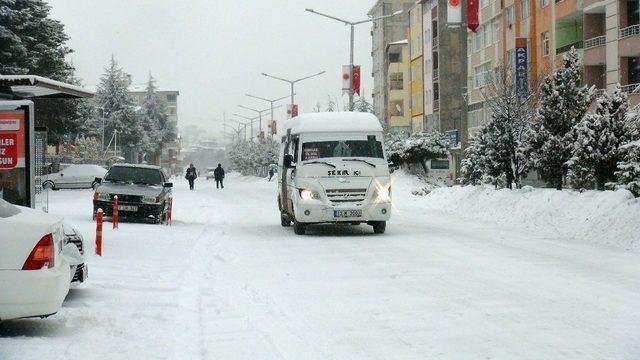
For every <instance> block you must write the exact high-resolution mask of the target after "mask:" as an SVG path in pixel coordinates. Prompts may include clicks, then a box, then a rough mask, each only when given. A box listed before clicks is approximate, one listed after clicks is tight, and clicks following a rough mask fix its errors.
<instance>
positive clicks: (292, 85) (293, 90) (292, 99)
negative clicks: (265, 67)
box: [262, 71, 326, 105]
mask: <svg viewBox="0 0 640 360" xmlns="http://www.w3.org/2000/svg"><path fill="white" fill-rule="evenodd" d="M324 73H326V71H321V72H319V73H317V74H313V75H309V76H305V77H303V78H300V79H296V80H288V79H284V78H281V77H278V76H273V75H269V74H267V73H262V76H266V77H269V78H272V79H276V80H280V81H284V82H286V83H289V85H291V105H294V104H295V96H296V93H295V85H296V84H297V83H299V82H301V81H304V80H307V79H311V78H313V77H316V76H320V75H322V74H324Z"/></svg>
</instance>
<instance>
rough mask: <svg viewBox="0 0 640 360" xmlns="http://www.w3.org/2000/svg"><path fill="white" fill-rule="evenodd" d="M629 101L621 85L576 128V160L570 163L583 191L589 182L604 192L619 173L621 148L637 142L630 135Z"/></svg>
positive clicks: (574, 179)
mask: <svg viewBox="0 0 640 360" xmlns="http://www.w3.org/2000/svg"><path fill="white" fill-rule="evenodd" d="M628 113H629V102H628V99H627V95H626V94H625V93H624V92H622V89H621V88H620V85H618V86H616V88H615V89H614V91H613V93H612V94H611V95H609V94H607V93H604V94H603V95H602V96H601V97H600V98H599V99H598V104H597V108H596V111H595V113H594V114H588V115H586V116H585V117H584V118H583V119H582V121H581V122H580V123H579V124H578V125H577V126H576V141H575V143H574V150H573V157H572V158H571V160H570V161H569V167H570V170H571V174H570V177H571V178H572V181H573V182H575V185H577V187H580V188H586V187H588V184H589V183H593V181H595V183H596V184H597V187H598V189H600V190H604V189H605V185H606V184H607V183H608V182H613V181H615V179H616V177H615V172H616V170H617V166H618V163H619V162H620V161H621V160H622V157H623V154H622V152H621V150H620V147H621V146H622V145H623V144H625V143H626V142H629V141H633V140H637V139H635V138H632V137H633V134H629V133H627V115H628Z"/></svg>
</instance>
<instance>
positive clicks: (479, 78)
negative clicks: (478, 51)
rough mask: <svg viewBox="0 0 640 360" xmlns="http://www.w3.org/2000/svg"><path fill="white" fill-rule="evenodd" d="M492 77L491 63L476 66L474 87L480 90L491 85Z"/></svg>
mask: <svg viewBox="0 0 640 360" xmlns="http://www.w3.org/2000/svg"><path fill="white" fill-rule="evenodd" d="M490 77H491V62H487V63H484V64H482V65H480V66H476V67H475V69H474V86H475V88H480V87H483V86H486V85H487V84H488V83H489V79H490Z"/></svg>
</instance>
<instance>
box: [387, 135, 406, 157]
mask: <svg viewBox="0 0 640 360" xmlns="http://www.w3.org/2000/svg"><path fill="white" fill-rule="evenodd" d="M406 141H407V136H405V135H404V134H400V133H388V134H386V135H385V138H384V145H385V149H386V152H387V158H388V159H389V161H391V162H393V163H394V165H402V164H404V151H405V149H406Z"/></svg>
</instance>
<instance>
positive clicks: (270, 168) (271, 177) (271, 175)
mask: <svg viewBox="0 0 640 360" xmlns="http://www.w3.org/2000/svg"><path fill="white" fill-rule="evenodd" d="M275 174H276V169H275V165H271V166H269V182H271V179H273V176H274V175H275Z"/></svg>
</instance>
